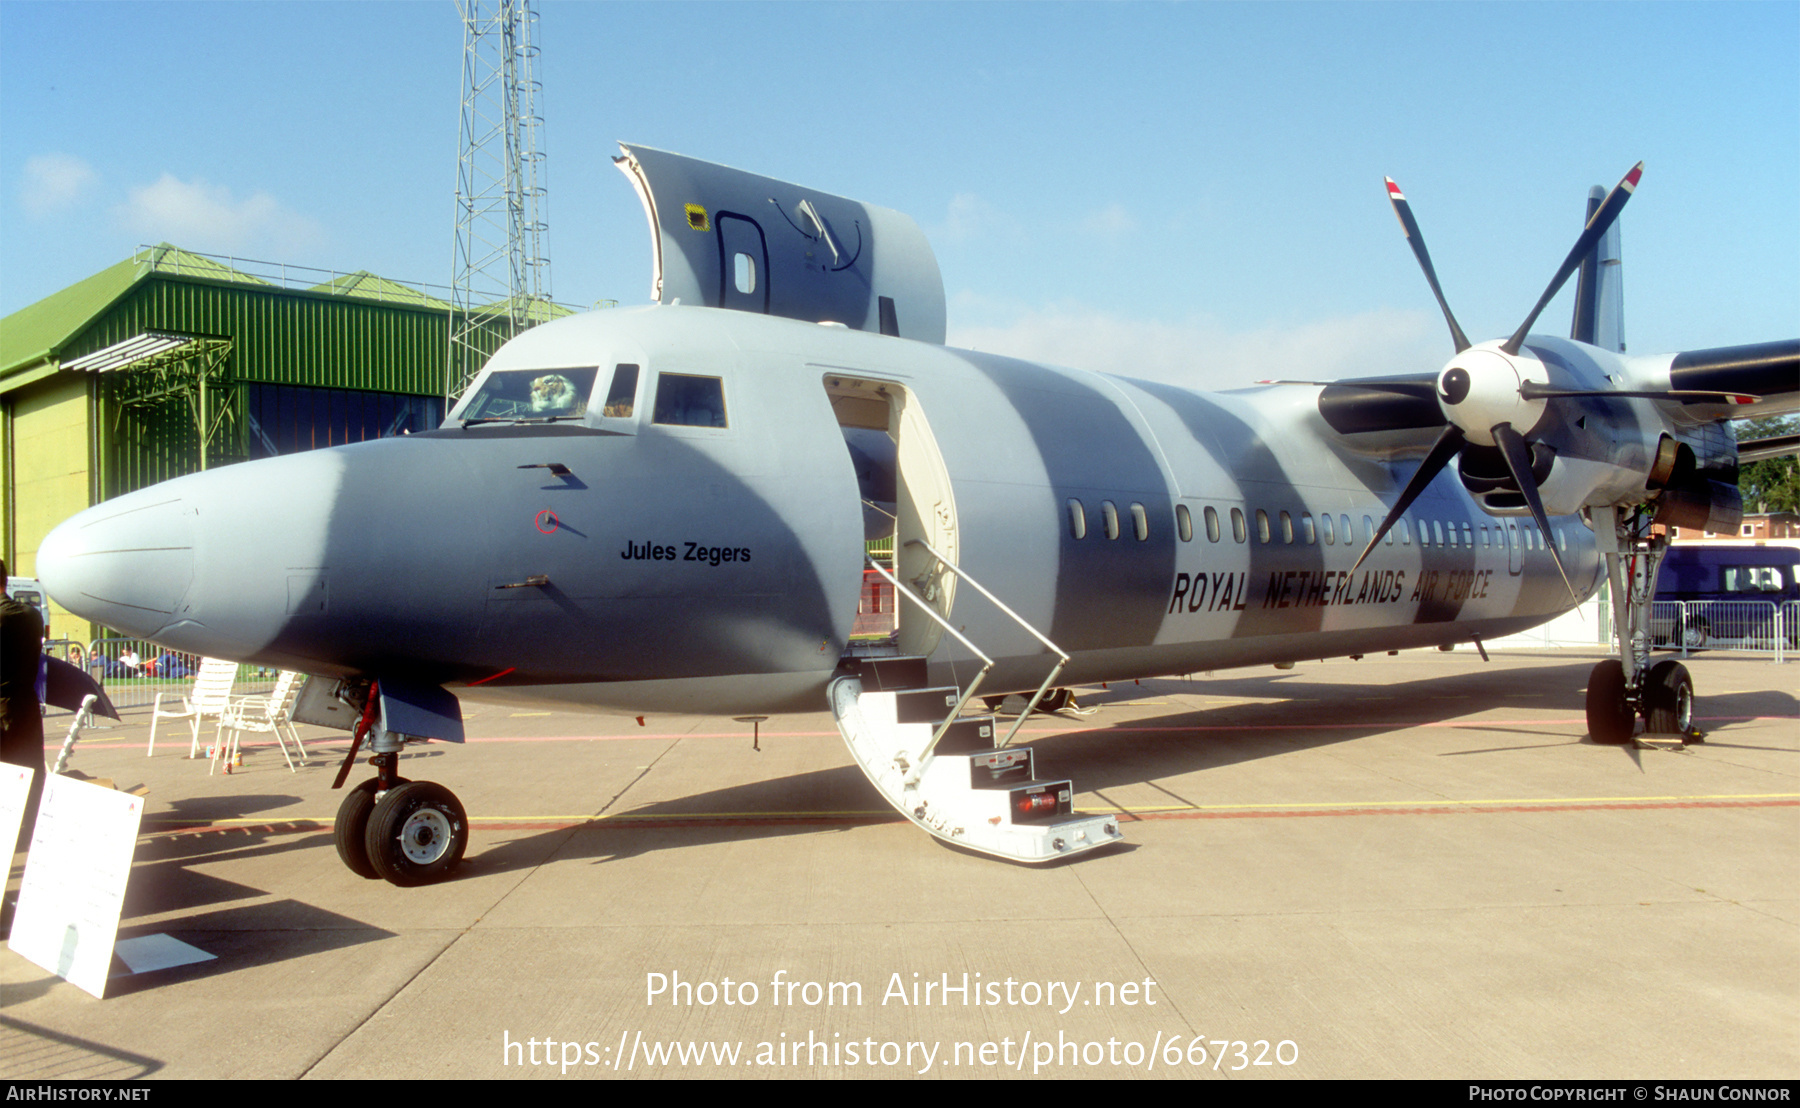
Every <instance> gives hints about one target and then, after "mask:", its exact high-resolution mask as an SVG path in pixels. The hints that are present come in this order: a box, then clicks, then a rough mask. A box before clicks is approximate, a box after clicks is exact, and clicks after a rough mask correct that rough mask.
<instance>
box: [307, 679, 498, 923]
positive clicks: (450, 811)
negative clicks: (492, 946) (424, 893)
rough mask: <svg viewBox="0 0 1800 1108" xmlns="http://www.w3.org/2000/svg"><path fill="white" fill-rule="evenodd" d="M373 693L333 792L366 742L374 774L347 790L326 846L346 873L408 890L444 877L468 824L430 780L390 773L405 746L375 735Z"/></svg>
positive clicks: (465, 841)
mask: <svg viewBox="0 0 1800 1108" xmlns="http://www.w3.org/2000/svg"><path fill="white" fill-rule="evenodd" d="M378 714H379V709H378V707H377V690H376V687H375V686H374V685H371V686H369V689H368V693H367V700H366V701H365V704H364V708H363V713H362V719H361V720H360V721H359V722H358V723H357V725H356V731H355V735H354V737H353V738H352V740H351V743H350V752H349V754H348V755H346V756H345V758H344V764H343V766H342V767H341V768H340V769H339V770H338V777H337V781H336V783H335V784H334V785H333V788H337V787H340V786H342V785H343V783H344V778H345V777H346V776H347V775H348V774H349V772H350V766H351V765H352V764H353V763H354V762H355V760H356V755H357V751H358V750H360V749H361V747H362V744H363V740H364V739H365V737H366V738H368V740H369V746H370V749H371V750H372V751H373V752H374V756H373V757H371V758H370V759H369V764H370V765H372V766H374V767H375V773H376V775H375V776H374V777H372V778H370V779H369V780H367V781H364V782H363V783H362V784H360V785H358V786H356V787H355V788H354V789H351V790H350V792H349V794H348V795H346V796H345V797H344V801H343V803H342V804H340V805H339V806H338V813H337V822H336V823H335V825H334V826H333V828H332V841H333V843H334V844H335V845H336V847H337V852H338V858H339V859H341V860H342V861H343V863H344V865H345V866H346V867H348V868H349V870H350V872H351V873H354V874H356V875H357V876H358V877H366V878H369V879H371V880H372V879H374V878H377V877H379V878H383V879H385V880H386V881H388V882H390V883H392V884H395V885H399V886H401V887H403V888H410V887H412V886H416V885H428V884H431V883H432V882H434V881H439V880H442V879H443V878H444V877H446V876H448V875H449V873H450V871H451V870H453V869H455V868H456V866H457V864H458V863H460V862H461V861H462V858H463V851H464V850H466V849H467V848H468V845H469V818H468V815H467V814H466V813H465V812H464V811H463V806H462V802H461V801H460V800H458V799H457V798H456V794H455V793H453V792H451V791H450V790H449V789H447V788H445V787H444V786H442V785H439V784H437V783H436V782H434V781H408V780H407V779H406V778H404V777H401V776H400V775H399V774H398V773H397V772H396V767H397V765H398V763H399V760H400V748H401V747H402V746H403V745H404V743H405V739H404V738H403V737H402V736H401V735H398V734H396V733H394V732H391V731H388V730H386V729H384V728H382V727H381V726H380V725H379V723H377V722H376V716H377V715H378Z"/></svg>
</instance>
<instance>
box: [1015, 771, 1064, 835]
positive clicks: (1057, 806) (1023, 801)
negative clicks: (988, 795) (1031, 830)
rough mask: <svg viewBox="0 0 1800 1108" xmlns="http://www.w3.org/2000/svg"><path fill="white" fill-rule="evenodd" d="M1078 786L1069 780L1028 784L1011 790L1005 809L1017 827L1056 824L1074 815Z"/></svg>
mask: <svg viewBox="0 0 1800 1108" xmlns="http://www.w3.org/2000/svg"><path fill="white" fill-rule="evenodd" d="M1074 798H1075V785H1074V783H1073V782H1070V781H1026V782H1024V783H1022V784H1019V785H1015V786H1013V787H1012V789H1011V790H1009V791H1008V793H1007V797H1006V810H1007V812H1008V813H1009V814H1010V815H1011V816H1012V822H1013V823H1014V824H1015V825H1018V826H1029V825H1032V824H1040V823H1055V822H1056V821H1058V820H1060V819H1066V818H1068V817H1069V816H1072V815H1074V814H1075V803H1074Z"/></svg>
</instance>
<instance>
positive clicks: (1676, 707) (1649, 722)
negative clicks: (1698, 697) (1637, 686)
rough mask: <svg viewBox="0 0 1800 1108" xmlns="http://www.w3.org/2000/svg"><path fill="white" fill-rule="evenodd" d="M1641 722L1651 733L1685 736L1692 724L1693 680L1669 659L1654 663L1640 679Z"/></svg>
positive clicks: (1684, 667)
mask: <svg viewBox="0 0 1800 1108" xmlns="http://www.w3.org/2000/svg"><path fill="white" fill-rule="evenodd" d="M1644 707H1645V711H1644V725H1645V730H1647V731H1649V732H1650V733H1651V734H1653V735H1686V734H1687V733H1688V732H1689V731H1690V730H1692V728H1693V726H1694V679H1693V678H1692V677H1689V676H1688V671H1687V667H1686V666H1684V665H1682V664H1681V663H1680V662H1677V661H1674V660H1673V659H1667V660H1664V661H1661V662H1658V663H1656V665H1655V666H1653V667H1651V670H1650V672H1649V674H1648V675H1647V676H1646V677H1645V679H1644Z"/></svg>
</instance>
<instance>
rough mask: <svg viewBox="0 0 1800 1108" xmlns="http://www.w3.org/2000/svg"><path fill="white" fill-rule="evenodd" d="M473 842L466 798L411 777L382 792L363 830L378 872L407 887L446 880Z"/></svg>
mask: <svg viewBox="0 0 1800 1108" xmlns="http://www.w3.org/2000/svg"><path fill="white" fill-rule="evenodd" d="M468 845H469V818H468V816H467V815H466V814H464V812H463V806H462V801H460V800H458V799H456V794H455V793H453V792H451V791H450V790H449V789H446V788H445V787H444V786H442V785H440V784H438V783H437V782H435V781H409V782H407V783H406V784H403V785H399V786H397V787H395V788H392V789H389V790H388V791H387V792H386V793H384V794H382V797H381V799H380V800H378V801H376V803H375V808H374V810H373V811H372V812H370V813H369V824H368V829H367V830H366V831H365V832H364V835H363V847H364V850H365V851H366V853H367V855H368V860H369V866H370V867H371V868H372V869H374V871H375V874H376V876H378V877H382V878H385V879H386V880H387V881H389V882H390V883H392V884H395V885H400V886H402V887H410V886H414V885H429V884H431V883H432V882H434V881H439V880H442V879H443V878H444V877H445V876H447V875H448V874H449V873H450V871H451V870H453V869H455V868H456V865H457V863H459V862H461V861H462V857H463V851H464V850H466V849H467V848H468ZM352 868H354V867H352Z"/></svg>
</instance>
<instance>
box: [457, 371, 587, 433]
mask: <svg viewBox="0 0 1800 1108" xmlns="http://www.w3.org/2000/svg"><path fill="white" fill-rule="evenodd" d="M596 372H597V367H595V366H585V367H581V368H574V369H502V370H496V371H495V372H493V373H490V374H488V375H487V377H486V379H484V380H483V381H482V383H481V388H480V390H479V391H478V392H476V394H475V396H474V397H473V398H472V399H470V400H469V402H468V403H467V404H465V405H464V406H463V409H462V411H461V412H460V413H458V414H459V418H461V419H462V420H464V421H465V422H467V421H470V420H517V421H528V422H540V421H542V422H548V421H550V420H555V419H580V418H581V417H582V415H583V414H584V413H585V412H586V410H587V401H588V394H589V393H590V392H592V391H593V388H594V374H595V373H596Z"/></svg>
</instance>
